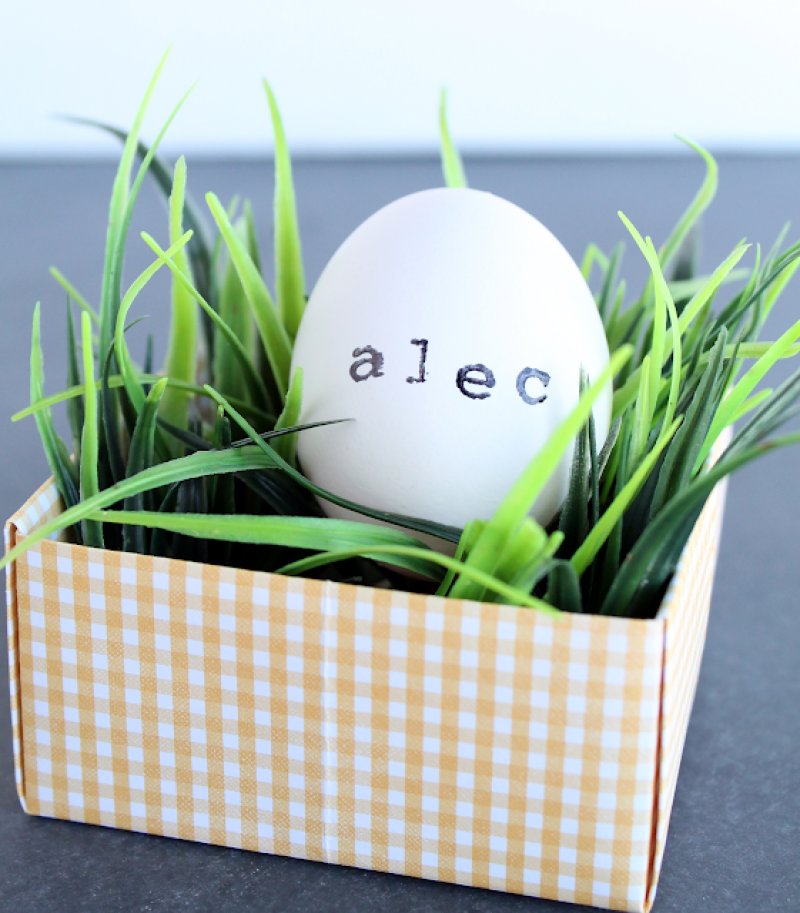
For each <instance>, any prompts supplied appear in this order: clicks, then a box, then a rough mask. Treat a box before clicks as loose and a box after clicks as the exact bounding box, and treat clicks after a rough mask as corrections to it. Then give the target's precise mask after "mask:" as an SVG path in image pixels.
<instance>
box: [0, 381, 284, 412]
mask: <svg viewBox="0 0 800 913" xmlns="http://www.w3.org/2000/svg"><path fill="white" fill-rule="evenodd" d="M139 380H140V381H141V382H142V383H143V384H154V383H155V382H156V381H157V380H159V377H158V375H156V374H142V375H140V377H139ZM99 386H100V382H99V381H98V388H99ZM122 386H124V381H123V379H122V377H121V375H119V374H111V375H109V378H108V384H107V387H108V389H109V390H117V389H119V388H120V387H122ZM167 386H168V387H172V386H175V387H177V388H178V389H179V390H186V391H187V392H188V393H193V394H195V396H204V397H206V398H208V399H210V398H211V397H210V396H209V394H208V391H207V390H206V389H205V388H204V387H201V386H199V385H195V384H184V383H183V381H178V380H173V379H172V378H171V377H168V378H167ZM83 389H84V388H83V384H80V385H79V386H74V387H68V388H67V389H66V390H61V391H59V392H58V393H53V394H51V395H50V396H43V397H41V398H40V399H37V400H36V402H34V403H31V405H30V406H26V408H24V409H20V410H19V411H18V412H15V413H14V414H13V415H12V416H11V421H12V422H19V421H21V420H22V419H24V418H29V417H30V416H33V415H36V414H37V413H38V412H42V411H44V410H46V409H50V408H51V407H52V406H57V405H58V404H59V403H64V402H69V400H71V399H74V398H75V397H78V396H83ZM228 400H229V402H230V403H231V404H232V405H233V406H235V407H236V408H237V409H240V410H242V411H247V412H250V413H252V414H253V415H254V417H255V418H256V419H257V420H258V421H259V422H260V423H262V424H263V425H273V424H274V423H275V416H274V415H271V414H270V413H269V412H264V411H263V410H262V409H258V408H257V407H255V406H253V405H251V404H250V403H247V402H245V401H243V400H240V399H237V398H236V397H233V396H230V397H228Z"/></svg>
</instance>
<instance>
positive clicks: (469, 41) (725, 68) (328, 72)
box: [0, 0, 800, 156]
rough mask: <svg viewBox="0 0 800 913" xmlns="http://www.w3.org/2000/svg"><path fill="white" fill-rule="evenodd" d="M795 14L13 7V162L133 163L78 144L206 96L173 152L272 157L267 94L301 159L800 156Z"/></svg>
mask: <svg viewBox="0 0 800 913" xmlns="http://www.w3.org/2000/svg"><path fill="white" fill-rule="evenodd" d="M798 35H800V2H797V0H758V2H752V0H659V2H653V0H573V2H568V0H567V2H558V0H552V2H545V0H527V2H525V0H394V2H380V0H280V2H278V0H214V2H211V0H72V2H64V0H28V2H24V0H4V2H3V3H2V7H1V8H0V156H3V155H5V156H29V155H45V156H59V155H76V154H77V155H84V154H102V155H105V154H115V153H116V151H117V150H116V146H115V145H114V143H113V142H112V141H110V140H109V139H107V138H105V137H103V136H100V135H98V134H96V133H94V132H93V131H91V130H86V129H83V128H79V127H75V126H71V125H65V124H63V123H60V122H58V121H57V120H55V119H54V118H53V117H52V116H51V114H52V113H53V112H70V113H75V114H81V115H85V116H89V117H94V118H99V119H105V120H109V121H113V122H114V123H117V124H119V125H126V124H128V123H129V122H130V119H131V117H132V115H133V111H134V110H135V107H136V104H137V101H138V99H139V97H140V95H141V93H142V91H143V89H144V86H145V85H146V82H147V80H148V77H149V75H150V73H151V71H152V69H153V68H154V66H155V64H156V62H157V60H158V58H159V57H160V55H161V53H162V52H163V50H164V49H165V47H166V46H167V45H168V44H170V43H171V44H172V46H173V51H172V54H171V58H170V61H169V63H168V66H167V69H166V72H165V74H164V77H163V79H162V82H161V84H160V88H159V91H158V95H157V99H156V103H155V104H154V105H153V108H152V111H151V114H150V117H149V119H148V125H149V131H148V132H149V135H151V136H152V135H153V133H154V132H155V130H156V128H157V126H158V125H159V123H160V121H161V119H162V118H163V117H164V116H165V115H166V112H167V111H168V109H169V107H170V106H171V105H172V104H173V103H174V101H175V100H176V99H177V98H178V97H179V96H180V95H181V94H182V92H183V91H184V90H185V89H186V88H187V87H188V86H189V85H190V84H192V83H193V82H195V81H196V80H199V82H198V86H197V89H196V91H195V93H194V94H193V96H192V98H191V99H190V101H189V103H188V104H187V106H186V108H185V110H184V111H183V112H182V113H181V115H180V117H179V120H178V121H177V122H176V123H175V125H174V126H173V128H172V130H171V133H170V136H171V141H170V144H169V148H172V149H175V148H180V149H181V150H182V151H187V152H195V153H197V152H207V153H210V154H214V153H257V152H261V151H264V150H265V149H267V148H268V144H269V130H268V126H267V119H266V109H265V104H264V100H263V96H262V93H261V89H260V77H261V76H262V75H266V76H268V78H269V79H270V80H271V82H272V84H273V87H274V89H275V91H276V93H277V94H278V97H279V101H280V104H281V107H282V109H283V113H284V119H285V123H286V127H287V131H288V133H289V137H290V142H291V145H292V146H293V148H294V149H295V150H296V151H302V152H313V153H319V152H330V151H345V152H349V151H364V152H369V151H409V150H422V149H431V148H433V146H434V144H435V143H436V137H437V134H436V105H437V96H438V90H439V87H440V86H441V85H447V87H448V90H449V95H450V112H451V122H452V125H453V130H454V133H455V134H456V138H457V140H458V142H459V144H460V145H461V146H462V147H463V148H465V149H471V150H494V151H515V150H521V149H532V148H535V149H543V148H544V149H558V150H578V151H580V150H585V149H642V148H647V149H662V148H674V141H673V140H672V134H673V133H675V132H679V133H684V134H687V135H689V136H691V137H693V138H694V139H697V140H699V141H700V142H704V143H707V144H709V145H711V146H712V148H714V149H715V150H720V149H726V148H732V147H733V148H797V147H798V146H800V104H798V103H797V93H798V87H800V52H799V51H798Z"/></svg>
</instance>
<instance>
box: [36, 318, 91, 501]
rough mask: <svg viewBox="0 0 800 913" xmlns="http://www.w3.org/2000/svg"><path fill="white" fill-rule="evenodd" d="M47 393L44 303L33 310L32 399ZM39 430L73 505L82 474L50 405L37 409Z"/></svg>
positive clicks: (63, 494) (58, 481)
mask: <svg viewBox="0 0 800 913" xmlns="http://www.w3.org/2000/svg"><path fill="white" fill-rule="evenodd" d="M43 395H44V358H43V355H42V344H41V305H40V304H39V302H37V303H36V306H35V307H34V309H33V326H32V329H31V358H30V398H31V402H36V401H37V400H39V399H42V398H43ZM35 420H36V430H37V431H38V432H39V437H40V439H41V441H42V449H43V450H44V455H45V458H46V459H47V465H48V466H49V467H50V471H51V472H52V473H53V477H54V479H55V483H56V488H57V489H58V493H59V495H60V496H61V500H62V501H63V503H64V506H65V507H67V508H69V507H72V506H73V505H74V504H76V503H77V502H78V500H79V492H78V475H77V471H76V468H75V464H74V463H73V462H72V460H71V459H70V456H69V453H68V451H67V448H66V446H65V445H64V442H63V441H62V440H61V438H60V437H59V436H58V434H57V433H56V429H55V425H54V423H53V416H52V415H51V413H50V409H49V408H46V409H43V410H40V411H38V412H36V415H35Z"/></svg>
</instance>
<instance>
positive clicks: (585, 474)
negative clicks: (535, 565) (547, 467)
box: [558, 372, 591, 552]
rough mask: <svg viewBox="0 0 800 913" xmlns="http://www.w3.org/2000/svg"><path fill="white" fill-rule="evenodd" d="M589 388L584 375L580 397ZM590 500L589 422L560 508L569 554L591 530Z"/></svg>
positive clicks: (578, 439) (582, 432)
mask: <svg viewBox="0 0 800 913" xmlns="http://www.w3.org/2000/svg"><path fill="white" fill-rule="evenodd" d="M586 385H587V377H586V375H585V374H584V373H583V372H581V383H580V390H581V395H583V393H584V391H585V390H586ZM590 420H591V416H590ZM589 496H590V491H589V426H588V422H587V424H585V425H584V426H583V428H581V430H580V431H579V432H578V435H577V437H576V438H575V446H574V448H573V452H572V463H571V465H570V473H569V486H568V488H567V497H566V499H565V501H564V505H563V507H562V508H561V515H560V517H559V522H558V528H559V530H560V531H561V533H562V535H563V536H564V542H565V543H566V544H565V548H566V549H567V551H568V552H571V551H574V550H575V549H576V548H577V547H578V544H579V543H580V542H582V541H583V538H584V536H585V535H586V531H587V529H588V526H589V515H588V509H589Z"/></svg>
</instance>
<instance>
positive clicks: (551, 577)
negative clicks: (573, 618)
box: [546, 561, 583, 614]
mask: <svg viewBox="0 0 800 913" xmlns="http://www.w3.org/2000/svg"><path fill="white" fill-rule="evenodd" d="M546 598H547V602H548V603H550V605H552V606H555V607H556V608H557V609H559V610H560V611H561V612H571V613H572V614H580V613H581V612H583V597H582V595H581V585H580V581H579V580H578V575H577V574H576V573H575V568H574V567H573V566H572V565H571V564H570V563H569V562H568V561H554V562H553V563H552V566H551V568H550V573H549V574H548V578H547V597H546Z"/></svg>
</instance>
